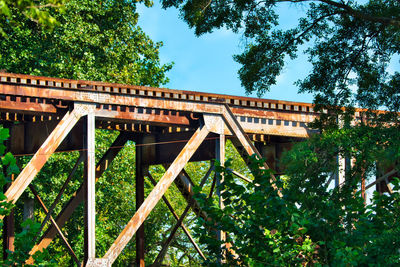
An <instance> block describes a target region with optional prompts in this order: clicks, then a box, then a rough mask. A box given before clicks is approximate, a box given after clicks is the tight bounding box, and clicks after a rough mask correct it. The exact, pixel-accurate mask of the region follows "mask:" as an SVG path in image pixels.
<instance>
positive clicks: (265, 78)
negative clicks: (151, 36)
mask: <svg viewBox="0 0 400 267" xmlns="http://www.w3.org/2000/svg"><path fill="white" fill-rule="evenodd" d="M161 2H162V3H163V6H164V8H167V7H176V8H179V9H180V11H181V16H182V18H183V19H184V20H185V21H186V22H187V23H188V25H189V26H190V27H194V28H195V32H196V34H197V35H201V34H204V33H208V32H211V31H212V30H213V29H218V28H221V27H225V28H228V29H231V30H233V31H234V32H240V33H242V34H243V37H244V38H245V40H246V43H247V45H246V47H245V48H244V51H243V53H242V54H240V55H236V56H235V57H234V58H235V60H236V61H237V62H239V63H240V64H242V68H241V69H240V70H239V77H240V79H241V81H242V85H243V86H244V87H245V89H246V91H247V92H248V93H252V92H256V93H257V94H258V95H260V96H261V95H262V94H264V93H265V92H267V91H268V90H269V89H270V87H271V85H273V84H275V83H276V77H277V76H278V75H279V74H280V73H281V72H282V69H283V68H284V66H285V64H286V63H287V59H288V58H290V59H294V58H296V57H297V55H298V53H299V51H301V50H302V49H303V47H306V49H305V51H304V52H305V53H307V54H308V55H309V61H310V62H311V63H312V65H313V68H312V71H311V72H310V74H309V75H308V76H307V77H306V78H305V79H304V80H302V81H299V82H298V83H297V84H298V85H299V87H300V92H311V93H313V94H314V95H315V100H316V102H317V103H319V104H324V105H327V106H354V105H360V106H363V107H367V108H372V109H374V108H375V109H376V108H377V107H385V108H387V109H389V110H393V111H398V110H399V108H400V106H399V97H398V93H397V92H398V88H399V82H400V80H399V78H400V74H399V72H398V71H396V70H394V71H392V70H390V68H389V63H390V62H391V60H398V56H399V54H400V46H399V45H400V42H399V38H400V17H399V14H400V4H399V1H397V0H389V1H381V0H368V1H335V0H313V1H303V0H299V1H292V0H287V1H275V0H270V1H253V0H229V1H213V0H209V1H204V0H162V1H161ZM289 3H290V4H291V5H292V6H297V7H299V9H300V8H301V9H303V10H306V12H305V13H306V14H305V16H304V17H303V18H301V19H300V20H299V21H298V24H297V26H296V27H294V28H292V29H288V30H283V29H282V28H280V25H279V22H280V21H279V15H280V14H279V13H278V12H277V8H278V7H280V6H284V5H288V4H289Z"/></svg>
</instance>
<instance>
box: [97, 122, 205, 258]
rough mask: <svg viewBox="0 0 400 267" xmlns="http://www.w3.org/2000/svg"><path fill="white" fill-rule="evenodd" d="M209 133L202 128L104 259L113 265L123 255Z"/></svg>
mask: <svg viewBox="0 0 400 267" xmlns="http://www.w3.org/2000/svg"><path fill="white" fill-rule="evenodd" d="M208 133H209V132H208V130H207V129H206V128H205V127H200V128H199V129H198V130H197V131H196V132H195V133H194V135H193V136H192V138H191V139H190V140H189V142H188V143H187V144H186V146H185V147H184V148H183V150H182V151H181V153H180V154H179V155H178V157H177V158H176V159H175V160H174V162H173V163H172V164H171V166H170V167H169V168H168V170H167V171H166V172H165V174H164V175H163V177H162V178H161V180H160V181H159V182H158V184H157V185H156V186H155V187H154V189H153V190H152V191H151V193H150V194H149V196H148V197H147V198H146V200H145V201H144V202H143V204H142V205H141V206H140V208H139V210H138V211H137V212H136V213H135V215H134V216H133V217H132V218H131V220H130V221H129V222H128V224H127V225H126V227H125V229H124V230H123V231H122V232H121V234H120V235H119V236H118V238H117V239H116V240H115V242H114V243H113V244H112V246H111V247H110V249H109V250H108V251H107V253H106V254H105V256H104V258H107V259H108V260H109V262H110V263H111V264H112V263H113V262H114V261H115V259H116V258H117V257H118V255H119V254H120V253H121V251H122V250H123V249H124V247H125V246H126V244H127V243H128V242H129V241H130V240H131V238H132V236H133V235H134V234H135V233H136V231H137V229H138V228H139V227H140V226H141V225H142V223H143V222H144V220H145V219H146V218H147V216H148V215H149V213H150V212H151V211H152V209H153V208H154V206H155V205H156V204H157V202H158V201H159V200H160V199H161V197H162V195H163V194H164V193H165V192H166V191H167V189H168V188H169V186H170V185H171V183H172V182H173V181H174V180H175V178H176V176H177V175H178V174H179V173H180V172H181V171H182V169H183V167H184V166H185V164H186V163H187V162H188V161H189V159H190V158H191V157H192V155H193V154H194V152H195V151H196V150H197V148H198V147H199V146H200V144H201V143H202V142H203V141H204V139H205V138H206V137H207V135H208Z"/></svg>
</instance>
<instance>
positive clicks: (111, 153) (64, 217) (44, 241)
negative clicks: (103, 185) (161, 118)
mask: <svg viewBox="0 0 400 267" xmlns="http://www.w3.org/2000/svg"><path fill="white" fill-rule="evenodd" d="M127 140H128V135H127V134H125V133H120V134H119V135H118V137H117V138H116V139H115V141H114V142H113V143H112V145H111V146H110V148H109V149H108V150H107V151H106V152H105V153H104V155H103V157H102V158H101V159H100V161H99V163H98V164H97V167H96V179H99V178H100V176H101V175H102V174H103V172H104V171H105V170H107V168H108V166H109V165H110V164H111V162H112V161H113V159H114V158H115V157H116V156H117V154H118V152H119V151H121V149H122V148H123V146H124V144H125V143H126V141H127ZM84 193H85V192H84V189H83V186H82V185H81V186H80V187H79V189H78V190H77V191H76V192H75V194H74V196H73V197H72V198H71V199H70V201H69V202H68V203H67V205H66V206H65V207H64V208H63V209H62V211H61V212H60V214H59V216H58V217H57V219H56V221H57V224H58V225H59V226H60V227H63V226H64V224H65V222H66V221H68V219H69V218H70V217H71V215H72V213H73V212H74V210H75V209H76V208H77V207H78V206H79V204H80V203H82V201H83V199H84ZM56 235H57V229H56V228H55V227H54V226H51V227H49V228H48V229H47V231H46V232H45V234H44V235H43V237H42V238H41V240H40V242H39V244H37V245H36V246H34V247H33V249H32V250H31V252H30V253H31V255H32V254H33V253H35V252H36V251H37V250H40V251H41V250H43V249H44V248H47V247H48V246H49V245H50V243H51V241H52V240H53V239H54V237H55V236H56Z"/></svg>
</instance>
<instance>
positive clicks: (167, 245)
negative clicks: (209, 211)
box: [153, 175, 209, 266]
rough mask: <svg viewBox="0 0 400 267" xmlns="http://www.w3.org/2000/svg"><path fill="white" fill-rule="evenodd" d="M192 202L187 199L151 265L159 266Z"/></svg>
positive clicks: (205, 177)
mask: <svg viewBox="0 0 400 267" xmlns="http://www.w3.org/2000/svg"><path fill="white" fill-rule="evenodd" d="M208 177H209V175H205V176H204V177H203V179H202V180H201V181H200V184H199V187H201V188H202V187H203V186H204V184H205V182H206V181H207V179H208ZM193 203H194V198H191V200H190V201H189V203H188V205H187V206H186V208H185V210H184V211H183V213H182V215H181V217H180V218H179V219H178V221H177V222H176V224H175V226H174V228H172V230H171V233H170V234H169V236H168V238H167V240H166V241H165V242H164V244H163V246H162V248H161V251H160V252H159V253H158V255H157V257H156V259H155V260H154V263H153V266H161V264H162V261H163V259H164V257H165V255H166V253H167V250H168V247H169V245H170V244H171V242H172V240H173V238H174V237H175V234H176V231H177V230H178V228H179V227H180V226H181V225H182V224H183V219H184V218H185V217H186V215H187V214H188V212H189V210H190V208H191V207H192V205H193Z"/></svg>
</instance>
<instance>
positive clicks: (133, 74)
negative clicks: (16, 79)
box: [0, 0, 172, 86]
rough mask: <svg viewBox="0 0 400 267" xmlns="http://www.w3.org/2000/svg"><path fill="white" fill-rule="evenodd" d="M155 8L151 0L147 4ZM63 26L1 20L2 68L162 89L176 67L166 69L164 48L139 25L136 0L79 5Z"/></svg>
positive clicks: (68, 6) (69, 10) (72, 5)
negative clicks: (3, 35) (162, 56)
mask: <svg viewBox="0 0 400 267" xmlns="http://www.w3.org/2000/svg"><path fill="white" fill-rule="evenodd" d="M145 4H146V5H148V6H149V5H150V4H151V3H150V2H149V1H145ZM50 14H51V15H52V16H54V18H55V19H56V20H57V21H58V22H59V25H58V26H57V27H55V28H54V30H52V31H48V30H45V29H42V28H40V27H38V26H37V24H36V23H34V22H32V21H31V20H29V19H27V18H25V16H24V15H23V14H21V13H17V12H16V13H15V15H14V17H15V20H17V21H18V22H19V23H18V24H15V23H13V21H10V20H7V19H6V18H2V17H0V25H2V26H3V30H4V32H5V33H6V34H7V35H8V36H9V38H4V39H3V40H1V41H0V51H1V52H0V68H1V69H4V70H6V71H8V72H16V73H25V74H33V75H43V76H50V77H61V78H69V79H86V80H99V81H107V82H119V83H127V84H136V85H151V86H159V85H160V84H163V83H166V82H167V81H168V79H167V78H166V76H165V73H166V72H167V71H168V70H169V69H170V68H171V67H172V65H171V64H161V63H160V59H159V54H158V53H159V48H160V46H161V45H162V43H154V42H153V41H152V40H151V39H150V38H149V37H148V36H147V35H146V34H145V33H144V32H143V31H142V29H141V28H140V27H139V26H137V25H136V24H137V19H138V14H137V13H136V1H115V0H108V1H88V0H87V1H75V0H71V1H68V2H66V3H65V12H62V13H59V12H54V11H53V12H50Z"/></svg>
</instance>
